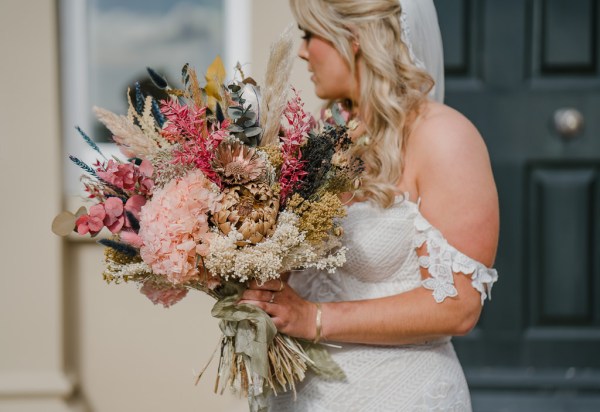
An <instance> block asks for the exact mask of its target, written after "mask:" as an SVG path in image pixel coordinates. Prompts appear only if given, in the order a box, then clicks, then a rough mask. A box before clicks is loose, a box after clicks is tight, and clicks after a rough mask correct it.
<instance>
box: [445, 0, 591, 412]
mask: <svg viewBox="0 0 600 412" xmlns="http://www.w3.org/2000/svg"><path fill="white" fill-rule="evenodd" d="M435 3H436V6H437V8H438V14H439V19H440V25H441V27H442V35H443V38H444V46H445V59H446V76H447V79H446V103H447V104H449V105H450V106H453V107H455V108H457V109H458V110H460V111H461V112H463V113H464V114H465V115H467V117H469V118H470V119H471V120H472V121H473V122H474V123H475V125H476V126H477V127H478V128H479V130H480V131H481V133H482V135H483V136H484V138H485V140H486V142H487V145H488V148H489V150H490V155H491V158H492V164H493V168H494V173H495V176H496V182H497V184H498V190H499V195H500V212H501V232H500V245H499V252H498V257H497V261H496V267H497V269H498V271H499V275H500V279H499V282H498V283H497V285H496V287H495V288H494V290H493V293H492V295H493V301H492V302H490V303H487V304H486V307H485V308H484V314H483V316H482V319H481V321H480V323H479V325H478V327H477V328H476V329H475V330H474V331H473V333H472V334H471V335H470V336H467V337H465V338H461V339H456V340H455V343H456V349H457V352H458V354H459V357H460V358H461V360H462V363H463V365H464V367H465V371H466V373H467V378H468V380H469V384H470V387H471V389H472V392H473V400H474V408H475V410H476V411H536V410H543V411H588V410H589V411H600V30H599V27H598V26H599V23H600V0H437V1H436V2H435ZM457 161H460V159H457Z"/></svg>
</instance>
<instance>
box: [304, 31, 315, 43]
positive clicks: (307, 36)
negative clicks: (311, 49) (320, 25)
mask: <svg viewBox="0 0 600 412" xmlns="http://www.w3.org/2000/svg"><path fill="white" fill-rule="evenodd" d="M302 31H303V32H304V35H303V36H302V40H305V41H309V40H310V39H311V37H312V35H313V34H312V33H311V32H309V31H307V30H302Z"/></svg>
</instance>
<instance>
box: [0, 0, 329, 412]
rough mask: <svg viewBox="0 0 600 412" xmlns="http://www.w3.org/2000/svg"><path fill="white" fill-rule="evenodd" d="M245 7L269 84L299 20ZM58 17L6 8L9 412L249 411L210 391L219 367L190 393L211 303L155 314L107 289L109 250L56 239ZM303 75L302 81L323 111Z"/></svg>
mask: <svg viewBox="0 0 600 412" xmlns="http://www.w3.org/2000/svg"><path fill="white" fill-rule="evenodd" d="M248 1H252V23H253V24H252V32H251V36H252V53H251V57H252V62H253V66H252V70H251V73H252V75H253V76H254V77H255V78H256V79H257V80H258V81H261V80H262V78H263V74H264V68H265V66H266V60H267V56H268V50H269V45H270V43H271V42H272V41H273V40H274V39H275V38H276V37H277V35H278V34H279V33H280V32H281V31H282V30H283V29H284V28H285V27H286V26H287V25H288V24H290V23H292V17H291V14H290V12H289V9H288V5H287V2H286V1H284V0H248ZM34 7H35V8H34ZM56 16H57V10H56V6H55V2H54V1H52V0H40V1H36V2H30V1H22V0H2V1H1V2H0V53H1V56H2V64H0V81H1V82H2V87H1V88H0V90H2V91H1V92H0V93H1V98H0V124H1V125H2V128H1V129H0V130H1V132H0V133H1V134H2V136H1V138H0V193H1V194H2V195H1V201H0V212H1V214H0V216H2V218H3V219H2V221H3V225H2V226H1V228H2V233H3V236H2V237H1V242H2V243H1V247H0V253H1V255H0V259H1V260H0V261H1V263H2V266H1V267H2V269H1V272H0V273H1V275H0V276H1V278H0V279H1V286H0V412H20V411H23V412H38V411H39V412H42V411H43V412H53V411H67V410H81V411H90V412H91V411H94V412H119V411H133V412H135V411H144V412H154V411H156V412H158V411H178V412H179V411H190V412H191V411H195V412H196V411H214V412H219V411H228V412H229V411H244V410H246V408H247V407H246V402H245V400H239V399H236V398H235V397H233V396H231V395H229V394H225V395H224V396H217V395H214V394H213V393H212V386H213V382H214V377H215V369H216V364H213V365H211V366H210V367H209V369H208V371H209V372H207V375H206V376H205V377H204V378H203V380H202V381H201V382H200V384H199V385H198V386H194V385H193V381H194V378H193V373H192V370H193V369H195V370H199V369H200V368H201V367H203V366H204V363H205V362H206V361H207V360H208V358H209V357H210V355H211V353H212V351H213V350H214V348H215V346H216V344H217V342H218V338H219V330H218V327H217V323H216V321H215V320H214V319H212V318H211V316H210V314H209V310H210V307H211V305H212V302H211V300H210V299H209V298H208V297H206V296H203V295H200V294H190V295H189V296H188V297H187V298H186V299H185V300H184V301H182V302H180V303H179V304H177V305H176V306H175V307H173V308H171V309H168V310H165V309H163V308H162V307H155V306H153V305H152V304H151V303H150V302H149V301H148V300H146V298H145V297H143V296H142V295H141V294H139V293H138V292H137V290H136V288H135V286H133V285H126V286H112V285H111V286H108V285H106V284H104V283H103V281H102V279H101V275H100V274H101V269H102V263H101V262H102V248H101V247H98V246H97V245H96V244H95V243H93V242H91V241H82V240H81V239H67V240H61V239H59V238H57V237H55V236H54V235H53V234H52V233H51V232H50V222H51V220H52V218H53V216H54V215H55V214H56V213H58V212H59V211H61V210H62V208H63V207H64V206H63V202H64V199H63V198H62V183H61V182H62V181H63V179H62V175H61V173H62V170H61V165H62V159H61V156H62V155H61V145H62V144H63V143H62V141H61V125H60V120H59V119H60V96H59V83H58V73H59V70H58V69H59V66H58V64H59V56H58V46H57V45H58V38H57V31H58V27H57V17H56ZM298 38H299V36H298ZM304 67H305V64H304V63H303V62H298V64H297V65H296V69H295V70H294V76H293V83H294V85H296V87H297V88H298V89H300V90H302V91H303V95H304V96H306V97H307V99H306V100H307V105H308V107H313V108H315V107H317V106H318V102H317V100H316V99H315V98H314V97H312V86H311V85H310V82H309V80H308V76H307V75H306V73H305V70H304ZM309 95H310V96H311V97H310V98H308V96H309ZM63 126H64V127H71V126H72V125H63Z"/></svg>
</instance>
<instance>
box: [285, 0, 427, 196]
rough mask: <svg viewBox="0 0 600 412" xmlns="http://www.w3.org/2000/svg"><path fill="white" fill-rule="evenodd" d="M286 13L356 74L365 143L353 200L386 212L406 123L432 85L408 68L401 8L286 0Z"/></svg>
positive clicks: (376, 2) (399, 168)
mask: <svg viewBox="0 0 600 412" xmlns="http://www.w3.org/2000/svg"><path fill="white" fill-rule="evenodd" d="M290 7H291V9H292V13H293V14H294V16H295V18H296V21H297V22H298V24H299V26H300V27H301V28H302V29H304V30H307V31H308V32H311V33H313V34H315V35H317V36H319V37H321V38H323V39H325V40H327V41H329V42H330V43H332V44H333V46H334V47H335V48H336V49H337V50H338V52H339V53H340V54H341V55H342V57H343V58H344V59H345V60H346V61H347V62H348V64H349V66H350V68H351V71H352V73H353V75H355V74H356V73H357V70H358V73H360V90H359V96H360V97H359V98H360V100H359V102H358V103H359V104H358V116H359V118H360V119H361V120H362V122H363V124H364V126H365V128H366V132H367V134H368V136H369V141H370V143H369V144H366V145H356V146H354V148H353V153H352V154H353V155H355V156H358V157H360V158H361V159H362V160H363V162H364V165H365V172H364V174H363V178H362V182H361V187H360V190H359V193H358V197H359V198H363V199H369V200H373V201H375V202H376V203H377V204H379V205H381V206H382V207H390V206H391V205H392V204H393V203H394V199H395V196H396V195H397V186H396V185H397V184H398V182H399V181H400V179H401V177H402V172H403V167H404V163H403V152H404V148H405V145H406V139H407V136H408V134H409V133H410V125H411V121H410V120H411V119H413V120H414V117H413V115H418V113H419V109H420V107H421V105H422V103H423V102H424V101H425V100H426V99H427V94H428V93H429V91H430V90H431V89H432V87H433V84H434V81H433V79H432V77H431V76H429V74H427V73H426V72H425V71H423V70H421V69H419V68H417V67H416V66H415V65H414V64H413V62H412V61H411V59H410V53H409V50H408V48H407V46H406V44H404V42H403V41H402V27H401V21H400V16H401V13H402V8H401V5H400V2H399V0H290ZM357 42H358V44H359V52H358V53H355V52H354V51H353V47H352V46H353V43H357Z"/></svg>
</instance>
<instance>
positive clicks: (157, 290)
mask: <svg viewBox="0 0 600 412" xmlns="http://www.w3.org/2000/svg"><path fill="white" fill-rule="evenodd" d="M140 292H142V293H143V294H144V295H146V297H147V298H148V299H150V300H151V301H152V303H154V304H155V305H158V304H159V303H160V304H161V305H163V306H164V307H165V308H168V307H169V306H173V305H174V304H176V303H177V302H179V301H180V300H181V299H183V298H184V297H185V296H186V295H187V292H188V291H187V289H185V288H183V287H173V286H162V285H157V284H156V283H154V282H152V281H146V282H144V285H143V286H142V288H141V289H140Z"/></svg>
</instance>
